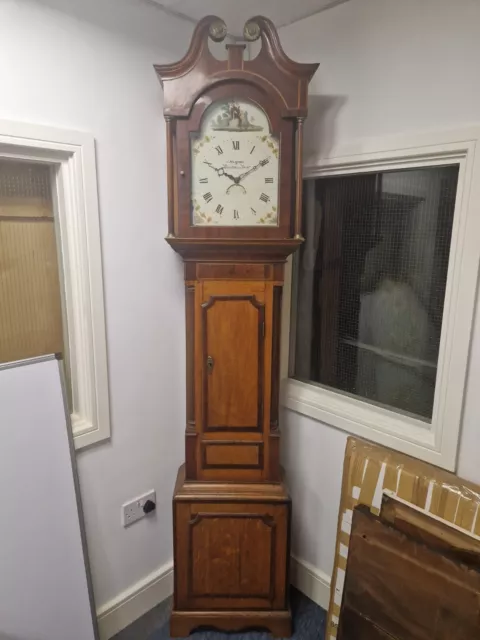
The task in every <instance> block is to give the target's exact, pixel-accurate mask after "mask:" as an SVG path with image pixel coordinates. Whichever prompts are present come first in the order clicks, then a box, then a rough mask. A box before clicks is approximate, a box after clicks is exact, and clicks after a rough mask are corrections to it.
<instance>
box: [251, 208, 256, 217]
mask: <svg viewBox="0 0 480 640" xmlns="http://www.w3.org/2000/svg"><path fill="white" fill-rule="evenodd" d="M250 211H251V212H252V213H253V215H254V216H256V215H257V212H256V211H255V209H254V208H253V207H250Z"/></svg>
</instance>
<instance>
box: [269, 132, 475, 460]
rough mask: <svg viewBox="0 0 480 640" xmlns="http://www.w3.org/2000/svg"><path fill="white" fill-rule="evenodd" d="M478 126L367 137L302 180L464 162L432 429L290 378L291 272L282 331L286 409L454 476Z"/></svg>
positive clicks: (471, 298) (469, 311) (471, 288)
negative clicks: (415, 458)
mask: <svg viewBox="0 0 480 640" xmlns="http://www.w3.org/2000/svg"><path fill="white" fill-rule="evenodd" d="M479 140H480V127H479V126H477V125H475V126H471V127H468V128H465V129H461V130H460V129H459V130H455V131H445V132H440V133H422V134H416V135H402V136H394V137H388V138H387V137H385V138H379V139H377V138H375V139H365V140H361V141H357V142H355V143H353V144H350V145H348V146H344V147H339V148H334V149H333V150H332V151H331V152H330V154H329V156H328V157H326V158H320V159H318V160H314V162H313V163H308V164H307V165H306V167H305V169H304V178H316V177H321V176H334V175H346V174H349V173H350V174H353V173H355V174H357V173H361V172H367V171H369V172H372V171H382V170H385V169H388V170H399V169H404V168H414V167H425V166H435V165H443V164H452V163H458V165H459V176H458V187H457V197H456V202H455V214H454V221H453V229H452V239H451V248H450V256H449V267H448V275H447V286H446V293H445V305H444V316H443V324H442V332H441V339H440V348H439V358H438V369H437V382H436V388H435V399H434V406H433V415H432V421H431V423H425V422H423V421H420V420H416V419H415V418H413V417H409V416H406V415H402V414H400V413H398V412H395V411H392V410H388V409H386V408H383V407H380V406H377V405H373V404H369V403H368V402H365V401H362V400H360V399H357V398H355V397H353V396H350V395H346V394H342V393H341V392H337V391H334V390H332V389H329V388H328V387H325V386H321V385H316V384H309V383H305V382H300V381H298V380H294V379H292V378H289V377H288V358H289V342H290V309H291V267H290V269H287V278H286V283H285V295H284V308H283V329H282V360H281V368H282V403H283V405H284V406H285V407H287V408H289V409H292V410H293V411H296V412H298V413H301V414H303V415H306V416H309V417H311V418H314V419H315V420H318V421H320V422H322V423H325V424H327V425H330V426H333V427H336V428H338V429H342V430H344V431H346V432H348V433H351V434H354V435H357V436H360V437H364V438H367V439H368V440H372V441H373V442H377V443H379V444H381V445H384V446H388V447H391V448H393V449H396V450H398V451H401V452H403V453H406V454H409V455H412V456H415V457H417V458H420V459H422V460H425V461H427V462H431V463H433V464H435V465H438V466H439V467H443V468H445V469H449V470H451V471H453V470H455V467H456V463H457V454H458V444H459V438H460V431H461V423H462V410H463V402H464V394H465V383H466V376H467V367H468V357H469V350H470V342H471V336H472V330H473V318H474V312H475V302H476V288H477V279H478V268H479V262H480V157H479V153H478V148H479Z"/></svg>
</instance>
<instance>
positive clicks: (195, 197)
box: [191, 98, 279, 227]
mask: <svg viewBox="0 0 480 640" xmlns="http://www.w3.org/2000/svg"><path fill="white" fill-rule="evenodd" d="M191 164H192V187H191V188H192V203H191V204H192V225H193V226H204V227H208V226H212V227H213V226H220V227H237V226H238V227H240V226H243V227H245V226H247V227H254V226H277V225H278V196H279V144H278V140H277V138H276V137H275V136H273V135H272V134H271V133H270V125H269V122H268V119H267V116H266V114H265V112H264V111H263V110H262V109H261V108H260V107H258V106H257V105H255V104H254V103H253V102H251V101H247V100H241V99H235V98H233V99H230V100H220V101H217V102H214V103H213V104H212V105H211V106H210V107H209V108H208V109H207V110H206V112H205V114H204V116H203V118H202V126H201V129H200V132H199V134H198V135H197V136H194V137H192V140H191Z"/></svg>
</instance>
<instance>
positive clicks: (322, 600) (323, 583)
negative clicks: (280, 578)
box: [290, 556, 332, 611]
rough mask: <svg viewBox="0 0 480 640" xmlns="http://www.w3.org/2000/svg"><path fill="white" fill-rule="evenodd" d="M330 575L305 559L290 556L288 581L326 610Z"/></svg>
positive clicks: (328, 600)
mask: <svg viewBox="0 0 480 640" xmlns="http://www.w3.org/2000/svg"><path fill="white" fill-rule="evenodd" d="M331 581H332V579H331V577H330V576H329V575H328V574H327V573H325V572H324V571H321V570H320V569H317V568H316V567H314V566H313V564H310V563H309V562H307V561H306V560H302V559H301V558H296V557H295V556H292V563H291V565H290V582H291V583H292V584H293V586H294V587H296V588H297V589H298V590H299V591H301V592H302V593H304V594H305V595H306V596H307V597H308V598H310V600H313V601H314V602H316V603H317V604H318V605H319V606H320V607H322V609H325V611H328V604H329V602H330V583H331Z"/></svg>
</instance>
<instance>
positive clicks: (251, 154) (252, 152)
mask: <svg viewBox="0 0 480 640" xmlns="http://www.w3.org/2000/svg"><path fill="white" fill-rule="evenodd" d="M254 149H255V145H253V147H252V150H251V151H250V155H252V153H253V150H254Z"/></svg>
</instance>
